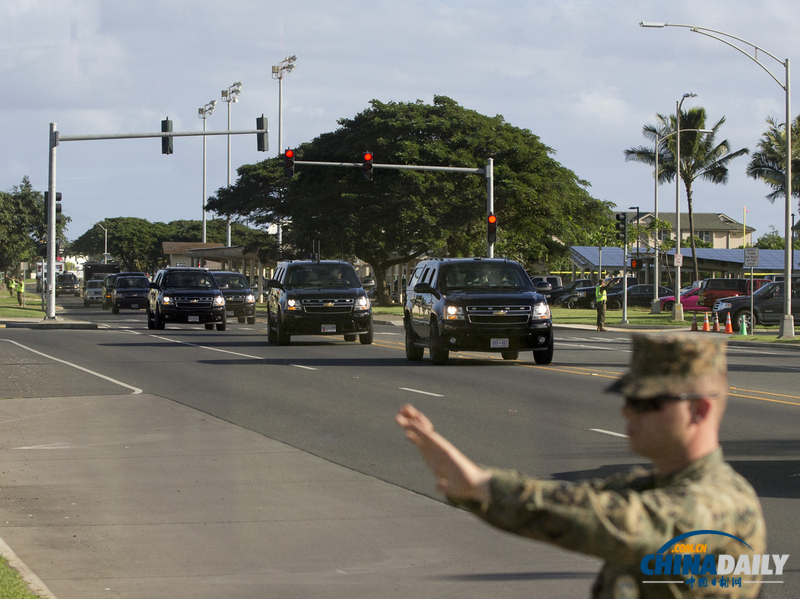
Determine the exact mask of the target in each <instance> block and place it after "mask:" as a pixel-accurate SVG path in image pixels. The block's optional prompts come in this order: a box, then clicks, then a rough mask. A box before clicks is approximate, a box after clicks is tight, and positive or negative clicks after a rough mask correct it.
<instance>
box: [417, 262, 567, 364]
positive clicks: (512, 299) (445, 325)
mask: <svg viewBox="0 0 800 599" xmlns="http://www.w3.org/2000/svg"><path fill="white" fill-rule="evenodd" d="M406 296H407V297H406V302H405V305H404V307H403V324H404V327H405V345H406V357H407V358H408V359H409V360H414V361H416V360H421V359H422V358H423V355H424V351H425V348H428V350H429V353H430V357H431V361H432V362H433V363H434V364H445V363H447V360H448V358H449V355H450V352H451V351H461V350H478V351H485V352H498V353H500V354H501V355H502V357H503V359H504V360H516V359H517V358H518V357H519V353H520V351H532V352H533V358H534V360H535V361H536V363H537V364H549V363H550V362H552V360H553V351H554V341H553V321H552V317H551V314H550V307H549V306H548V304H547V301H546V300H545V298H544V296H543V295H541V294H539V293H536V291H535V289H534V286H533V283H532V282H531V280H530V277H529V276H528V275H527V274H526V272H525V269H523V268H522V266H521V265H520V264H518V263H517V262H514V261H513V260H507V259H504V258H434V259H428V260H423V261H422V262H420V263H419V264H417V266H416V268H415V269H414V272H413V273H412V275H411V279H410V282H409V286H408V289H407V291H406Z"/></svg>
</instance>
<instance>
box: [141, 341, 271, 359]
mask: <svg viewBox="0 0 800 599" xmlns="http://www.w3.org/2000/svg"><path fill="white" fill-rule="evenodd" d="M152 337H153V338H154V339H161V340H162V341H171V342H172V343H177V344H179V345H188V346H189V347H197V348H200V349H207V350H209V351H216V352H219V353H221V354H230V355H232V356H240V357H242V358H251V359H253V360H266V359H267V358H261V357H259V356H251V355H250V354H243V353H241V352H236V351H230V350H229V349H219V348H218V347H208V346H207V345H198V344H197V343H189V342H188V341H178V340H177V339H170V338H169V337H162V336H161V335H152Z"/></svg>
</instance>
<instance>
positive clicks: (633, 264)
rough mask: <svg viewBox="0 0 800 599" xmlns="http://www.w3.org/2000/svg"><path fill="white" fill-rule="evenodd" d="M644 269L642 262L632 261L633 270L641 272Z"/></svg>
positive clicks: (636, 259)
mask: <svg viewBox="0 0 800 599" xmlns="http://www.w3.org/2000/svg"><path fill="white" fill-rule="evenodd" d="M641 267H642V261H641V260H640V259H639V258H633V259H631V268H632V269H633V270H639V269H640V268H641Z"/></svg>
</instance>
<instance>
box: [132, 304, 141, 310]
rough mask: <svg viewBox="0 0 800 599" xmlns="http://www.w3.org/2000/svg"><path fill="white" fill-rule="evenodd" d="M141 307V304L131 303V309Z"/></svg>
mask: <svg viewBox="0 0 800 599" xmlns="http://www.w3.org/2000/svg"><path fill="white" fill-rule="evenodd" d="M138 308H139V304H131V309H132V310H136V309H138Z"/></svg>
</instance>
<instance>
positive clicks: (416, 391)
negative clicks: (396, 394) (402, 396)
mask: <svg viewBox="0 0 800 599" xmlns="http://www.w3.org/2000/svg"><path fill="white" fill-rule="evenodd" d="M400 391H410V392H411V393H419V394H421V395H430V396H432V397H444V395H440V394H438V393H430V392H429V391H420V390H419V389H409V388H408V387H400Z"/></svg>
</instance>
